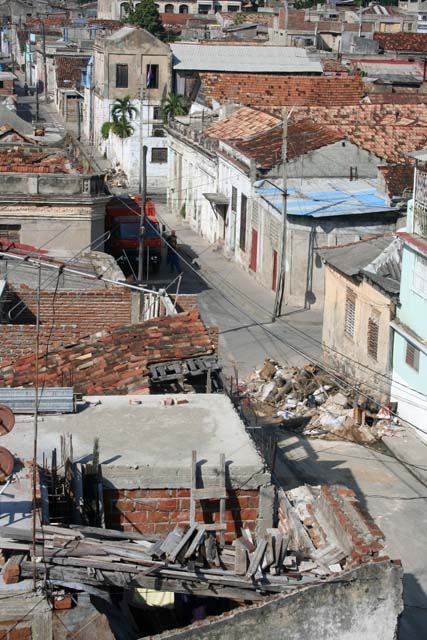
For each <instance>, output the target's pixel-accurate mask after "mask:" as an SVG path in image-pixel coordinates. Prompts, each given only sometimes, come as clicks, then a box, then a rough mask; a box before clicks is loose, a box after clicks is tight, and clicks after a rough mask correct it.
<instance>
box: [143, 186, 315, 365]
mask: <svg viewBox="0 0 427 640" xmlns="http://www.w3.org/2000/svg"><path fill="white" fill-rule="evenodd" d="M154 199H155V201H156V209H157V212H158V215H159V217H160V219H161V220H162V221H163V222H165V223H166V224H167V225H168V227H169V228H170V229H175V230H176V232H177V236H178V243H179V249H180V252H181V255H182V257H183V259H184V260H186V261H188V262H190V264H191V262H192V260H194V261H195V262H196V263H197V265H199V266H200V270H199V273H200V274H201V275H202V276H203V278H204V280H202V279H201V278H199V277H198V276H197V271H196V273H195V272H194V271H192V270H191V268H190V267H189V266H188V265H186V264H185V263H184V261H183V272H184V276H183V281H182V289H181V290H182V291H183V292H194V293H196V292H197V293H199V308H200V311H201V314H202V317H203V319H204V320H205V322H206V323H207V324H211V325H216V326H218V327H219V330H220V347H221V351H220V355H221V358H222V362H223V364H224V368H225V370H226V371H227V372H232V371H233V366H234V365H236V366H237V367H238V369H239V374H240V375H241V374H245V373H249V372H250V371H252V370H253V369H254V368H255V367H259V366H260V365H262V363H263V361H264V359H265V358H266V357H272V358H274V359H276V360H277V361H279V362H280V363H282V364H289V365H293V364H300V363H302V362H306V361H307V359H306V358H305V357H304V356H301V355H299V354H298V353H297V351H296V350H295V349H297V350H298V351H301V352H303V353H306V354H308V355H309V356H310V357H312V358H315V359H317V360H318V359H320V358H321V347H320V341H321V321H322V318H321V312H319V311H317V310H315V309H313V310H312V311H306V310H298V309H287V310H286V317H285V318H283V319H281V320H280V321H276V322H275V323H272V322H271V316H272V309H273V304H274V295H273V293H272V292H270V291H268V290H267V289H265V288H264V287H262V286H261V285H259V284H258V283H257V282H256V281H255V279H254V278H253V277H252V276H251V275H250V274H248V273H245V272H244V271H243V270H241V269H239V268H238V267H236V265H235V264H233V262H231V261H230V260H227V259H226V258H225V257H224V255H223V254H222V253H221V252H218V251H217V250H216V248H215V247H213V246H211V245H209V243H208V242H207V241H206V240H204V239H203V238H200V237H199V236H198V235H197V234H196V233H194V232H193V231H191V230H190V229H189V227H188V225H186V224H185V223H184V221H182V220H177V219H176V217H175V216H173V215H171V214H170V213H169V212H168V210H167V208H166V205H165V204H164V197H159V196H154ZM164 269H165V265H164V266H163V270H162V271H161V273H160V278H161V281H162V283H165V282H167V281H168V279H170V274H168V273H167V271H165V270H164ZM165 278H166V279H165ZM206 281H207V282H208V284H207V283H206ZM304 334H306V335H304ZM289 345H291V346H289Z"/></svg>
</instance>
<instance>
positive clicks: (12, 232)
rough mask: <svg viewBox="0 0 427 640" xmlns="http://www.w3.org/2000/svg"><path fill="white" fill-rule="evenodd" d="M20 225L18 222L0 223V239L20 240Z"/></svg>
mask: <svg viewBox="0 0 427 640" xmlns="http://www.w3.org/2000/svg"><path fill="white" fill-rule="evenodd" d="M20 235H21V225H20V224H0V240H9V241H10V242H20Z"/></svg>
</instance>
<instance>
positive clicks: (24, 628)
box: [0, 620, 33, 640]
mask: <svg viewBox="0 0 427 640" xmlns="http://www.w3.org/2000/svg"><path fill="white" fill-rule="evenodd" d="M32 637H33V635H32V632H31V627H29V626H28V622H25V621H24V622H20V621H19V620H0V640H31V638H32Z"/></svg>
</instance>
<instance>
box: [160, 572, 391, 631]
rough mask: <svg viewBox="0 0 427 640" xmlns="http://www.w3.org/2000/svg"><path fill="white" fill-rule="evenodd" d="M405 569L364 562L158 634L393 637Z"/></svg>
mask: <svg viewBox="0 0 427 640" xmlns="http://www.w3.org/2000/svg"><path fill="white" fill-rule="evenodd" d="M402 573H403V572H402V568H401V567H400V566H399V565H398V564H393V563H392V562H389V561H385V562H378V563H372V564H368V565H363V566H361V567H360V568H359V569H357V570H355V571H354V572H352V576H353V577H354V578H355V579H354V581H351V582H348V583H343V582H339V581H338V582H335V583H329V584H328V583H326V584H324V585H321V586H313V587H308V588H306V589H302V590H301V591H298V592H296V593H293V594H290V595H287V596H285V595H283V596H279V597H278V598H274V599H272V600H269V601H267V602H265V603H262V604H258V605H253V606H250V607H244V608H243V607H242V608H240V609H237V610H235V611H233V612H231V613H227V614H224V615H223V616H221V617H220V618H217V619H215V618H209V619H208V620H207V621H205V623H201V624H200V623H199V624H196V625H192V626H191V627H186V628H185V629H182V630H177V631H170V632H166V633H163V634H161V635H159V636H156V638H161V639H162V640H165V639H166V638H176V640H180V639H181V638H182V639H183V640H184V638H185V640H224V639H225V638H227V640H240V639H241V638H251V640H266V639H267V638H268V640H284V639H285V638H286V640H308V639H309V638H312V639H314V638H316V639H318V640H361V638H363V640H393V639H394V638H395V637H396V636H395V630H396V627H397V618H398V615H399V614H400V613H401V611H402V608H403V601H402Z"/></svg>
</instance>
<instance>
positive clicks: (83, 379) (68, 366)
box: [0, 310, 215, 395]
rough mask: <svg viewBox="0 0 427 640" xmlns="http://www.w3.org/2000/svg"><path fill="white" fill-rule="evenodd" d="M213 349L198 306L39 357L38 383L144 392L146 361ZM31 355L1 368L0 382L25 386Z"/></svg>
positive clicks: (30, 376) (29, 377) (30, 373)
mask: <svg viewBox="0 0 427 640" xmlns="http://www.w3.org/2000/svg"><path fill="white" fill-rule="evenodd" d="M214 351H215V346H214V338H213V336H212V335H211V332H210V330H209V329H207V328H206V327H205V325H204V324H203V322H202V321H201V320H200V317H199V314H198V312H197V310H193V311H190V312H189V313H181V314H178V315H175V316H168V317H163V318H156V319H155V320H149V321H148V322H143V323H141V324H137V325H131V326H123V327H118V328H115V329H111V330H109V331H103V332H100V333H98V334H95V335H93V336H91V337H90V338H88V339H86V340H81V341H79V342H78V343H77V344H72V345H69V346H68V347H65V348H62V349H59V350H57V351H52V352H50V353H49V355H48V356H47V357H45V356H40V375H39V383H40V384H41V385H45V386H47V387H49V386H57V385H60V386H63V385H65V386H67V385H71V386H74V389H75V391H76V392H78V393H83V394H86V395H98V394H116V395H124V394H128V393H132V392H136V391H148V388H149V382H148V366H147V365H148V364H152V363H156V362H167V361H170V360H180V359H185V358H191V357H196V356H201V355H208V354H211V353H213V352H214ZM33 381H34V356H28V357H23V358H18V359H17V360H15V361H13V362H9V363H5V364H3V366H1V367H0V387H20V386H24V387H28V386H32V385H33Z"/></svg>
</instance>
